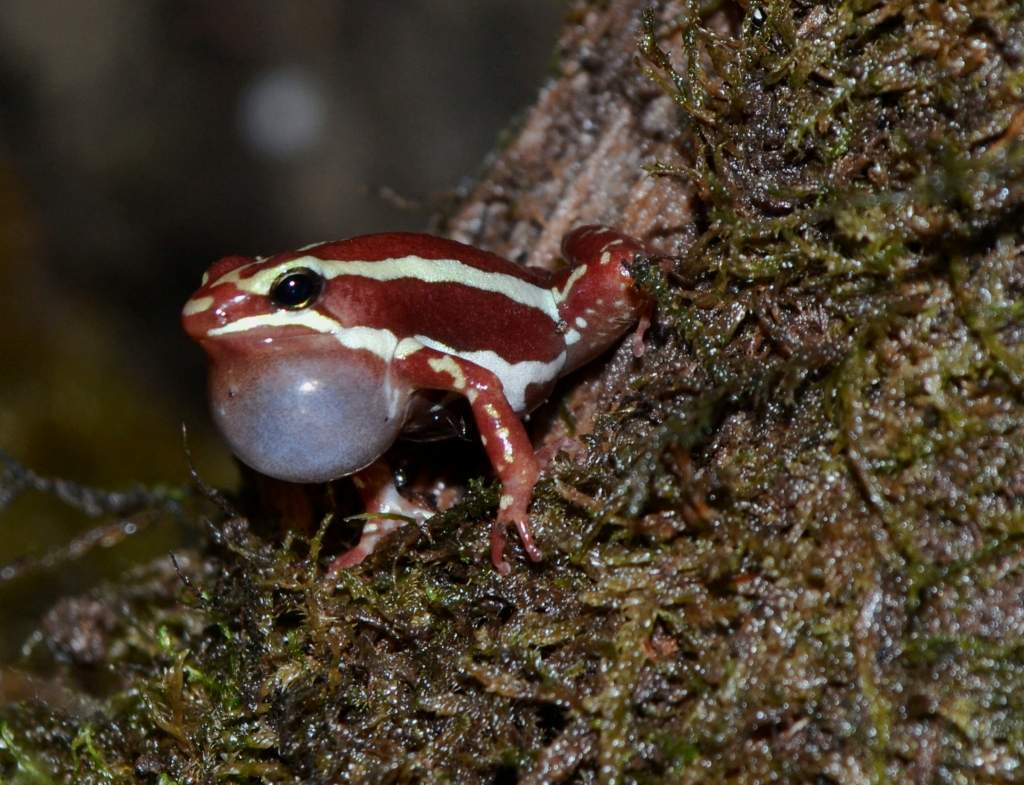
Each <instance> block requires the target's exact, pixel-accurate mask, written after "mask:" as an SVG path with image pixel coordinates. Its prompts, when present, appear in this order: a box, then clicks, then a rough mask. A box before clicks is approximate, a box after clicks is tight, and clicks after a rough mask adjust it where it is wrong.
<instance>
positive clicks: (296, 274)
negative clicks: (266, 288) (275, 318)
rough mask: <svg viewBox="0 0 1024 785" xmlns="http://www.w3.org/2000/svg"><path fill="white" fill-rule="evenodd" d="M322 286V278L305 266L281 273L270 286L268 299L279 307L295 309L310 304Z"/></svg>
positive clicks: (317, 295) (318, 294) (321, 289)
mask: <svg viewBox="0 0 1024 785" xmlns="http://www.w3.org/2000/svg"><path fill="white" fill-rule="evenodd" d="M323 288H324V279H323V278H321V277H320V275H319V274H317V273H315V272H313V271H312V270H307V269H306V268H305V267H296V268H295V269H294V270H289V271H288V272H286V273H284V274H282V275H281V277H280V278H278V279H277V280H276V281H274V285H273V286H271V287H270V300H271V302H273V303H274V305H276V306H278V307H279V308H288V309H289V310H292V311H296V310H298V309H299V308H305V307H306V306H309V305H312V304H313V302H314V301H315V300H316V298H317V297H319V296H320V292H321V291H323Z"/></svg>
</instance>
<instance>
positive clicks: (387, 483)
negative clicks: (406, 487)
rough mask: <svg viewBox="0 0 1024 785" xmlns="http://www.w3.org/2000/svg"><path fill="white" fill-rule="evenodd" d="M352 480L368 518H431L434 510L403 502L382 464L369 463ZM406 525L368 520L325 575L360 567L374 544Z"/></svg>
mask: <svg viewBox="0 0 1024 785" xmlns="http://www.w3.org/2000/svg"><path fill="white" fill-rule="evenodd" d="M352 479H353V482H355V486H356V490H358V491H359V496H360V497H361V498H362V500H363V504H364V505H365V506H366V512H367V513H370V514H371V515H372V514H373V513H383V514H385V515H402V516H405V518H412V519H414V520H416V521H424V520H426V519H427V518H428V517H430V516H431V515H433V510H430V509H428V508H427V507H424V506H423V505H421V504H417V503H416V502H413V501H410V500H409V499H406V498H405V497H404V496H402V494H400V493H399V492H398V488H396V487H395V482H394V477H393V475H392V474H391V469H390V468H389V467H388V465H387V464H386V463H385V462H384V461H377V462H376V463H372V464H370V465H369V466H367V467H366V468H365V469H363V470H362V471H361V472H359V473H358V474H356V475H354V476H353V478H352ZM405 523H406V521H405V520H404V519H403V518H384V517H382V518H368V519H367V521H366V523H364V524H363V532H362V535H361V536H360V538H359V542H358V543H356V545H355V546H354V547H352V548H349V549H348V550H347V551H345V552H344V553H343V554H341V555H340V556H338V557H337V558H336V559H335V560H334V561H333V562H331V566H330V567H328V568H327V574H328V575H329V576H330V575H334V574H335V573H337V572H338V571H339V570H344V569H348V568H349V567H354V566H355V565H357V564H359V563H360V562H362V561H363V559H365V558H366V557H367V556H369V555H370V554H371V553H373V550H374V548H376V547H377V543H379V542H380V541H381V540H383V539H384V538H385V537H387V536H388V535H389V534H390V533H391V532H393V531H394V530H395V529H397V528H399V527H400V526H404V525H405Z"/></svg>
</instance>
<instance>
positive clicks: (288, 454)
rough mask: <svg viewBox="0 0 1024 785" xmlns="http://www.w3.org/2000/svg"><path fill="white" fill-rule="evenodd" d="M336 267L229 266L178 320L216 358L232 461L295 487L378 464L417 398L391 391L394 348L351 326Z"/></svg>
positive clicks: (222, 422) (253, 262) (246, 262)
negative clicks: (341, 306) (335, 298)
mask: <svg viewBox="0 0 1024 785" xmlns="http://www.w3.org/2000/svg"><path fill="white" fill-rule="evenodd" d="M327 266H328V263H325V262H323V260H320V259H318V258H316V257H314V256H311V255H309V254H306V255H297V254H285V255H281V256H277V257H272V258H269V259H249V258H245V257H237V256H236V257H228V258H226V259H222V260H220V261H219V262H217V263H216V264H214V265H213V266H212V267H211V268H210V270H209V271H208V272H207V274H206V275H205V276H204V277H203V283H202V286H201V287H200V288H199V289H198V290H197V291H196V292H195V294H193V295H192V297H191V298H190V299H189V301H188V302H187V303H186V304H185V307H184V309H183V311H182V323H183V325H184V328H185V331H186V332H187V333H188V334H189V336H190V337H191V338H192V339H193V340H195V341H197V342H198V343H199V344H200V345H201V346H202V347H203V349H204V350H205V351H206V354H207V356H208V358H209V367H210V385H209V387H210V405H211V409H212V411H213V417H214V420H215V421H216V423H217V426H218V427H219V428H220V430H221V432H222V433H223V434H224V436H225V438H226V439H227V441H228V443H229V445H230V446H231V449H232V450H233V451H234V453H235V454H236V455H237V456H238V457H239V458H240V459H241V460H242V461H243V462H244V463H246V464H248V465H249V466H251V467H252V468H254V469H256V470H257V471H259V472H261V473H263V474H267V475H269V476H271V477H276V478H278V479H281V480H286V481H290V482H325V481H328V480H332V479H335V478H337V477H342V476H345V475H347V474H351V473H353V472H356V471H358V470H359V469H362V468H363V467H365V466H366V465H368V464H369V463H371V462H373V461H374V460H376V459H377V458H378V457H379V456H380V455H381V454H382V453H383V452H384V450H386V449H387V448H388V447H389V446H390V445H391V444H392V442H394V440H395V438H396V437H397V435H398V432H399V431H400V430H401V427H402V425H403V422H404V419H405V413H406V409H407V406H408V401H409V396H410V394H411V391H410V390H408V389H407V388H406V387H405V386H404V385H402V384H400V383H399V382H396V381H395V380H393V379H392V376H391V374H390V373H389V366H390V361H391V359H392V356H393V354H394V351H395V338H394V336H393V335H392V334H391V333H390V332H388V331H387V330H381V329H379V328H378V329H374V328H368V327H361V326H359V325H354V324H349V323H346V321H345V320H344V318H343V317H344V315H343V314H339V313H337V310H338V307H337V304H334V307H332V302H331V297H330V293H331V280H330V271H329V270H327V269H325V268H326V267H327Z"/></svg>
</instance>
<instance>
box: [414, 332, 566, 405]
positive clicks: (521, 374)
mask: <svg viewBox="0 0 1024 785" xmlns="http://www.w3.org/2000/svg"><path fill="white" fill-rule="evenodd" d="M416 340H417V341H419V342H420V343H421V344H423V345H424V346H426V347H427V348H429V349H434V350H435V351H438V352H441V353H442V354H448V355H451V356H453V357H461V358H462V359H463V360H468V361H469V362H471V363H473V364H474V365H479V366H480V367H481V368H486V369H487V370H488V371H490V372H491V373H493V374H494V375H495V376H497V377H498V381H500V382H501V386H502V389H503V390H504V392H505V398H506V399H507V400H508V402H509V405H510V406H511V407H512V408H513V409H514V410H515V411H516V412H517V413H522V412H524V411H526V388H527V387H529V386H530V385H531V384H545V383H547V382H550V381H552V380H554V379H556V378H557V377H558V374H559V372H560V371H561V370H562V368H563V367H564V366H565V357H566V353H565V352H564V351H563V352H562V353H561V354H559V355H558V356H557V357H556V358H555V359H554V360H552V361H551V362H547V363H545V362H541V361H539V360H522V361H520V362H517V363H510V362H508V360H506V359H505V358H504V357H502V356H501V355H500V354H498V353H496V352H492V351H491V350H490V349H484V350H477V351H472V352H463V351H459V350H457V349H453V348H452V347H451V346H446V345H445V344H443V343H441V342H440V341H435V340H433V339H432V338H428V337H426V336H425V335H417V336H416Z"/></svg>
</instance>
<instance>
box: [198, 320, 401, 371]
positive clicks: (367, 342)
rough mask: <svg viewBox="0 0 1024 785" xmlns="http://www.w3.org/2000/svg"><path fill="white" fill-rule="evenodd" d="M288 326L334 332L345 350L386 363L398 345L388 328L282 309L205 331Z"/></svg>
mask: <svg viewBox="0 0 1024 785" xmlns="http://www.w3.org/2000/svg"><path fill="white" fill-rule="evenodd" d="M290 325H297V326H300V327H308V328H309V329H310V330H313V331H315V332H318V333H322V334H324V335H333V336H334V337H335V338H336V339H337V341H338V343H340V344H341V345H342V346H344V347H346V348H348V349H364V350H366V351H368V352H370V353H371V354H374V355H376V356H377V357H380V358H381V359H382V360H384V361H385V362H386V361H388V360H390V359H391V358H392V357H393V356H394V354H395V348H396V347H397V346H398V337H397V336H396V335H395V334H394V333H393V332H391V331H390V330H384V329H378V328H375V327H343V326H342V325H340V324H339V323H338V322H336V321H334V319H331V318H329V317H327V316H324V315H323V314H322V313H319V312H317V311H312V310H305V311H285V310H281V311H273V312H272V313H267V314H261V315H257V316H246V317H245V318H243V319H237V320H236V321H233V322H229V323H228V324H225V325H224V326H223V327H215V328H214V329H212V330H210V331H209V333H207V334H208V335H210V336H214V337H216V336H218V335H228V334H230V333H240V332H246V331H247V330H256V329H258V328H260V327H287V326H290Z"/></svg>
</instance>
